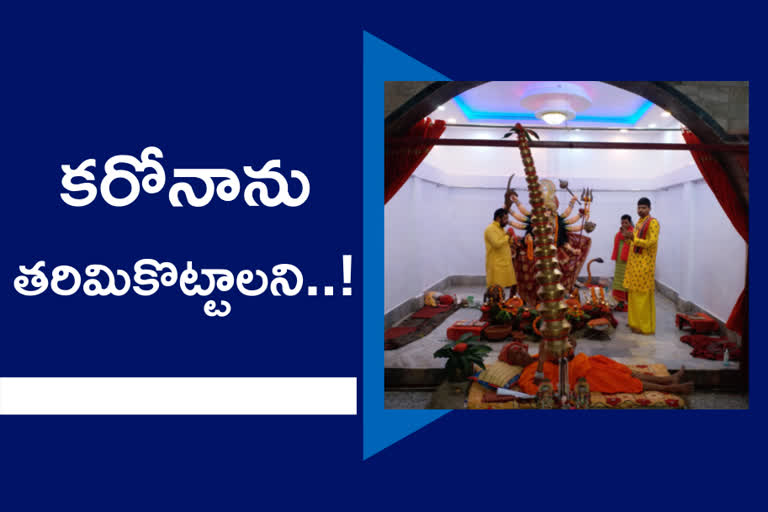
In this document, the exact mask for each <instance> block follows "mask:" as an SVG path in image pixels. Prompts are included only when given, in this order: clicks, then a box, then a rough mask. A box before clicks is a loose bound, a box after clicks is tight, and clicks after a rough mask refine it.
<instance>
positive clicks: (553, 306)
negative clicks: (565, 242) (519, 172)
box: [514, 123, 571, 396]
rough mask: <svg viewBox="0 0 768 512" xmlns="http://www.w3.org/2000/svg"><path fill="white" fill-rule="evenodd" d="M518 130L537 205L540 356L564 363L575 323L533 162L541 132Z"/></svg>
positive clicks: (519, 127)
mask: <svg viewBox="0 0 768 512" xmlns="http://www.w3.org/2000/svg"><path fill="white" fill-rule="evenodd" d="M514 131H515V132H516V133H517V138H518V140H519V142H520V156H521V157H522V159H523V166H524V167H525V176H526V181H527V182H528V195H529V197H530V202H531V206H532V207H533V211H532V213H531V224H532V225H533V236H534V241H535V244H534V246H535V249H534V251H533V253H534V255H535V257H536V270H537V272H536V281H537V282H538V283H539V285H540V287H539V289H538V291H537V295H538V297H539V300H540V306H541V317H542V320H541V327H540V330H541V335H542V338H541V343H542V344H541V349H540V352H541V354H540V355H539V359H540V361H541V362H542V363H543V361H544V357H545V354H546V355H548V356H555V357H557V358H560V359H561V364H562V362H563V361H564V356H565V354H566V353H567V351H568V348H569V347H568V334H569V333H570V331H571V324H569V323H568V321H567V320H566V319H565V313H566V311H567V310H568V306H566V304H565V302H564V301H563V297H564V295H565V288H564V287H563V285H562V284H560V280H561V279H562V277H563V274H562V272H561V271H560V265H559V263H558V261H557V247H556V246H555V240H554V230H553V228H552V223H551V221H550V220H549V219H548V217H547V216H546V210H545V209H544V198H543V195H542V192H541V186H540V185H539V177H538V175H537V174H536V167H535V166H534V164H533V157H532V156H531V149H530V147H529V145H528V144H529V142H530V138H531V135H533V136H534V137H536V138H537V139H538V138H539V136H538V135H537V134H536V133H535V132H533V131H532V130H527V129H525V128H523V126H522V125H520V124H519V123H518V124H516V125H515V127H514ZM566 364H567V363H566ZM559 387H560V393H559V394H560V396H562V395H563V392H564V390H567V389H568V381H565V382H561V383H560V386H559ZM565 393H568V391H565Z"/></svg>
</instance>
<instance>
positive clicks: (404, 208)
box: [384, 176, 746, 320]
mask: <svg viewBox="0 0 768 512" xmlns="http://www.w3.org/2000/svg"><path fill="white" fill-rule="evenodd" d="M597 185H598V183H597V182H596V183H595V186H596V188H598V186H597ZM574 192H577V191H575V190H574ZM518 193H519V194H520V200H521V201H522V202H523V204H525V205H526V206H527V205H528V197H527V196H528V194H527V192H525V191H524V190H518ZM503 195H504V189H503V188H496V189H492V188H457V187H446V186H444V185H438V184H435V183H431V182H428V181H425V180H423V179H421V178H419V177H415V176H414V177H411V179H409V180H408V182H407V183H406V184H405V185H404V186H403V188H402V189H401V190H400V191H399V192H398V193H397V194H396V195H395V197H394V198H392V200H390V202H389V203H388V204H387V205H386V206H385V230H384V231H385V279H386V286H385V302H384V308H385V312H386V311H389V310H391V309H392V308H393V307H395V306H397V305H398V304H400V303H402V302H403V301H405V300H407V299H409V298H411V297H413V296H416V295H420V294H421V293H422V292H423V291H424V290H425V289H426V288H427V287H428V286H430V285H431V284H433V283H435V282H437V281H439V280H441V279H443V278H444V277H447V276H450V275H484V274H485V246H484V242H483V231H484V230H485V228H486V226H488V224H489V223H490V222H491V221H492V216H493V212H494V210H495V209H496V208H499V207H501V206H502V205H503ZM558 196H559V199H560V204H561V206H563V207H564V206H565V204H566V202H567V201H568V196H567V194H566V193H565V192H560V193H558ZM642 196H646V197H648V198H649V199H650V200H651V202H652V203H653V210H652V215H654V216H655V217H657V218H658V219H659V222H660V224H661V235H660V245H659V252H658V256H657V258H658V261H657V265H656V275H657V279H658V280H659V281H660V282H662V283H664V284H666V285H667V286H669V287H671V288H672V289H674V290H676V291H677V292H678V293H679V294H680V296H681V297H682V298H684V299H686V300H689V301H691V302H694V303H695V304H698V305H699V306H701V307H703V308H704V309H706V310H708V311H710V312H711V313H713V314H714V315H716V316H717V317H718V318H720V319H721V320H726V319H727V318H728V315H729V314H730V311H731V307H732V306H733V304H734V303H735V302H736V299H737V298H738V296H739V293H740V292H741V290H742V288H743V284H744V276H745V271H746V269H745V257H746V247H745V244H744V243H743V241H741V238H740V237H739V235H738V233H736V231H735V230H734V229H733V227H732V226H731V224H730V221H728V219H727V217H726V216H725V213H724V212H723V211H722V208H720V205H719V204H718V203H717V200H716V199H715V197H714V194H712V192H711V191H710V190H709V187H708V186H707V185H706V183H704V182H703V181H698V182H695V183H694V182H690V181H688V182H685V183H683V184H677V185H674V186H671V187H668V188H666V189H659V190H648V191H608V190H596V191H595V192H594V203H593V206H592V220H593V222H595V223H596V224H597V229H596V230H595V231H594V232H593V233H592V234H591V235H590V236H591V238H592V250H591V251H590V255H589V259H592V258H596V257H602V258H603V259H604V260H605V263H603V264H599V263H595V264H593V265H592V271H593V274H595V275H601V276H612V275H613V270H614V263H613V262H612V261H611V260H610V257H611V253H612V251H613V238H614V236H615V234H616V232H617V231H618V227H619V220H620V217H621V215H622V214H624V213H628V214H630V215H632V219H633V221H636V220H637V207H636V205H637V199H638V198H640V197H642ZM582 273H583V274H586V266H585V267H584V269H583V271H582Z"/></svg>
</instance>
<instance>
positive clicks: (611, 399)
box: [605, 396, 621, 407]
mask: <svg viewBox="0 0 768 512" xmlns="http://www.w3.org/2000/svg"><path fill="white" fill-rule="evenodd" d="M605 401H606V402H608V405H611V406H614V407H615V406H617V405H619V402H621V400H619V398H618V397H615V396H610V397H608V398H606V399H605Z"/></svg>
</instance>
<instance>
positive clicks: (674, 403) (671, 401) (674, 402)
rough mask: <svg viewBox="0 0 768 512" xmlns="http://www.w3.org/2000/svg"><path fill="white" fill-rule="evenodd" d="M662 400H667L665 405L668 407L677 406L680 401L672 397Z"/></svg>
mask: <svg viewBox="0 0 768 512" xmlns="http://www.w3.org/2000/svg"><path fill="white" fill-rule="evenodd" d="M664 401H665V402H667V405H668V406H670V407H678V406H679V405H680V401H679V400H676V399H674V398H667V399H666V400H664Z"/></svg>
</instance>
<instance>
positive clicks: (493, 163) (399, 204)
mask: <svg viewBox="0 0 768 512" xmlns="http://www.w3.org/2000/svg"><path fill="white" fill-rule="evenodd" d="M558 83H560V82H485V83H483V84H481V85H478V86H476V87H473V88H469V89H467V90H465V91H464V92H462V93H461V94H459V95H457V96H455V97H453V98H451V99H449V100H447V101H445V102H444V103H442V104H441V105H439V106H436V108H434V110H433V111H432V112H431V113H430V114H428V116H427V117H428V118H429V120H428V121H427V122H434V121H436V120H442V121H445V123H446V124H445V129H444V131H442V133H441V134H440V138H441V139H463V140H470V141H472V140H475V141H500V140H516V138H517V137H516V134H514V133H513V134H512V136H511V137H510V136H509V135H507V137H506V138H505V137H504V136H505V134H508V133H509V132H510V131H511V128H512V126H514V125H515V124H517V123H520V124H521V125H523V126H525V127H526V128H531V129H533V130H535V132H536V134H535V135H537V136H538V140H540V141H550V142H572V143H576V144H574V145H573V146H572V147H537V146H536V145H535V144H531V145H532V147H531V149H530V154H531V157H532V160H533V162H534V165H535V172H536V174H537V177H538V180H539V182H540V183H544V182H547V185H548V186H549V187H550V189H549V190H550V192H552V195H554V197H556V198H557V201H556V203H555V204H556V208H557V212H558V215H561V216H562V219H563V223H562V224H561V226H562V227H561V229H567V230H568V233H569V235H568V236H569V237H571V236H572V235H573V236H575V237H576V238H568V239H567V240H568V241H570V242H572V241H573V240H579V243H582V245H578V247H577V250H575V251H571V250H563V249H560V245H558V246H557V247H558V253H557V258H558V259H559V265H560V267H559V268H561V270H562V279H561V281H560V282H561V283H562V284H563V286H564V287H565V292H564V295H563V297H562V300H566V299H569V298H570V299H571V300H572V303H569V306H573V308H572V309H574V310H579V311H580V313H579V314H581V313H583V311H582V306H585V305H587V304H590V305H594V306H595V308H596V309H595V310H594V311H593V314H592V315H591V317H589V318H593V319H597V318H601V317H604V318H606V319H609V320H610V324H609V323H608V322H603V321H601V322H600V323H594V324H591V323H590V324H587V323H586V322H585V323H584V324H583V325H582V324H581V323H579V322H577V324H578V325H572V326H571V329H570V331H569V336H570V339H571V340H572V341H574V342H575V343H574V345H575V347H574V349H573V351H574V352H576V353H581V354H585V355H586V356H597V355H600V356H605V357H607V358H610V359H611V360H613V361H615V362H617V363H619V364H621V365H626V366H627V367H630V368H631V369H632V371H633V372H643V370H644V369H647V368H658V369H659V372H662V373H658V375H673V374H674V373H675V372H677V371H679V370H680V369H681V368H684V369H685V373H686V375H687V378H688V380H691V381H695V382H694V383H695V388H694V390H693V391H692V392H691V393H685V394H684V395H682V394H680V395H679V396H680V397H681V400H680V408H693V409H695V408H746V407H747V404H748V398H747V392H746V390H745V389H744V388H743V386H739V385H738V384H737V382H738V381H739V375H740V373H739V370H740V362H739V360H738V359H739V357H738V355H739V347H741V344H742V336H741V335H740V334H739V333H738V332H736V331H735V330H734V329H733V328H732V326H728V325H727V324H728V322H729V318H730V317H731V315H732V314H733V312H734V308H735V306H736V304H737V303H738V302H739V300H740V296H741V295H742V292H743V290H745V286H746V278H747V264H748V262H747V243H746V242H745V240H744V239H743V238H742V236H741V235H740V234H739V232H738V231H737V229H735V228H734V224H733V223H732V221H731V219H730V218H729V215H728V214H727V213H726V211H724V208H723V206H721V203H720V202H719V200H718V197H716V195H715V192H713V190H712V188H711V186H710V184H709V183H708V182H707V181H706V180H705V178H704V177H703V175H702V171H701V170H700V166H699V163H697V161H696V160H695V159H694V157H693V153H692V151H690V150H681V149H664V146H663V145H666V144H678V145H680V144H686V142H688V141H687V140H686V139H685V138H684V135H683V131H684V130H686V126H684V125H683V124H682V123H681V121H680V120H678V119H676V118H675V116H674V115H672V114H671V113H670V112H669V111H667V110H665V109H664V108H661V107H660V106H658V105H656V104H654V103H652V102H651V101H649V100H648V99H646V98H645V97H642V96H639V95H637V94H634V93H632V92H629V91H628V90H625V89H622V88H619V87H615V86H613V85H609V84H608V83H605V82H563V83H565V84H567V85H568V86H575V90H577V91H581V92H579V93H578V94H577V96H578V95H580V94H583V95H584V96H585V97H586V98H587V100H586V101H585V103H584V104H578V101H573V100H572V101H571V106H572V109H573V110H576V112H572V113H570V115H571V116H573V117H572V119H566V120H565V121H564V122H560V123H559V124H553V123H552V122H551V121H552V119H550V120H549V122H548V121H547V120H546V119H542V118H540V117H537V115H538V114H537V113H536V114H535V113H534V112H533V111H531V99H530V96H531V91H534V92H536V91H537V87H540V86H542V85H544V86H545V87H546V86H552V85H553V84H558ZM543 97H546V95H545V96H543ZM576 100H579V98H578V97H577V98H576ZM565 110H566V115H569V114H568V112H567V108H566V109H565ZM545 117H546V116H545ZM425 121H426V120H425ZM517 135H519V133H518V134H517ZM531 141H532V142H533V141H536V139H535V138H532V139H531ZM590 142H595V143H633V144H634V143H645V144H647V145H648V146H646V147H647V148H648V149H634V148H631V149H630V148H618V149H612V148H608V149H606V148H604V147H600V148H597V147H595V148H590V147H579V144H578V143H590ZM479 144H481V145H435V146H434V147H432V148H431V150H430V151H429V153H428V154H427V155H426V157H425V158H424V159H423V160H422V161H421V162H420V163H419V164H418V165H417V166H416V168H415V170H414V171H413V172H412V174H410V176H409V177H407V180H405V181H404V182H403V184H402V185H401V186H400V188H399V189H398V190H397V191H396V193H395V194H394V195H393V196H392V197H391V199H390V200H389V201H388V202H386V204H385V214H384V221H385V240H384V251H385V254H384V264H385V297H384V324H385V325H384V327H385V330H386V332H385V351H384V367H385V391H386V393H385V406H386V407H387V408H428V407H434V408H465V407H469V408H486V407H485V405H486V404H484V403H480V404H478V403H477V402H478V400H479V399H478V398H477V396H480V395H479V394H477V393H480V391H479V390H480V388H479V387H478V382H477V381H475V382H472V384H471V386H474V387H472V389H475V387H477V393H475V394H477V396H475V397H474V401H475V403H474V406H472V404H473V392H472V391H470V390H469V388H468V386H469V385H467V386H464V387H462V388H461V390H462V392H461V396H460V397H457V396H447V397H446V395H451V394H452V395H457V394H459V392H458V390H459V388H458V387H456V386H452V385H451V384H448V383H447V381H446V380H444V377H445V374H444V373H441V371H442V369H443V367H444V365H445V364H446V360H445V359H444V358H440V357H435V356H434V353H435V352H436V351H438V349H440V348H441V347H443V346H444V345H446V344H450V343H451V339H450V337H449V334H450V333H451V328H452V327H454V328H455V326H456V325H458V323H461V322H464V323H471V322H474V324H475V327H476V329H475V330H473V331H471V332H472V333H474V334H476V335H477V338H479V339H474V341H476V342H477V343H481V344H483V345H485V346H488V347H490V349H491V350H490V351H489V352H488V353H487V354H485V355H484V357H483V362H484V363H485V365H486V367H488V366H489V365H490V364H491V363H495V362H496V361H498V360H499V358H500V353H501V352H502V349H503V348H504V347H506V346H507V345H509V344H510V343H512V342H518V343H520V344H524V345H525V346H526V349H527V351H528V353H529V354H530V355H533V356H535V355H536V354H538V353H539V349H540V345H541V341H540V338H541V333H534V332H531V326H530V325H528V324H527V322H525V320H520V319H517V320H514V321H508V322H506V325H508V326H509V330H510V333H509V334H508V335H507V336H506V337H503V338H502V339H494V337H492V336H490V335H488V336H486V330H485V328H487V327H488V326H493V325H494V324H496V326H497V327H499V324H504V322H501V321H496V320H497V318H496V317H497V316H498V315H497V312H498V311H501V310H503V309H505V308H504V306H503V305H502V306H501V309H499V307H498V304H496V309H494V310H493V312H492V313H489V310H490V309H491V307H493V306H494V304H493V300H490V299H489V297H488V294H487V292H488V291H489V290H488V286H490V285H491V284H493V283H490V282H488V279H487V276H486V268H487V267H486V257H487V255H486V245H485V243H484V232H485V230H486V228H488V226H489V225H490V224H491V223H493V222H494V212H495V211H496V210H497V209H499V208H505V207H506V208H507V210H508V211H509V213H510V215H509V217H508V219H509V220H510V221H512V224H511V225H507V226H504V228H503V229H504V230H509V229H510V228H511V229H514V235H512V238H513V239H516V242H515V243H516V245H514V248H513V249H512V251H511V252H512V255H511V259H512V260H513V261H514V268H515V271H516V272H515V274H516V281H517V284H516V286H517V288H516V290H515V291H516V292H517V296H518V297H519V299H518V300H519V301H520V302H514V301H513V302H510V301H508V300H507V298H508V297H509V294H508V291H507V290H506V289H505V290H504V293H505V295H504V299H503V300H504V301H506V307H507V309H509V308H514V314H516V315H517V314H518V310H519V311H520V312H521V314H522V312H523V310H524V309H525V310H526V311H530V313H531V314H533V315H535V314H540V313H541V304H540V300H539V298H538V295H537V293H539V291H538V290H539V288H540V286H541V284H540V282H536V280H535V279H534V277H533V276H534V275H535V271H534V267H535V263H536V262H535V258H534V257H533V246H534V241H533V240H534V238H533V237H530V238H528V239H526V231H525V230H524V229H520V228H521V227H525V226H524V222H523V221H524V220H525V219H526V218H527V219H529V220H530V218H531V217H530V215H532V214H533V213H534V212H532V210H533V206H532V201H531V199H532V198H531V197H529V189H528V186H529V182H530V180H529V181H528V182H527V181H526V169H525V168H524V167H525V165H524V163H523V161H522V160H521V154H522V153H521V152H522V148H518V147H508V146H507V147H498V146H492V145H482V142H480V143H479ZM562 146H566V145H562ZM510 177H511V179H510ZM542 186H543V185H542ZM510 189H512V190H514V192H515V193H516V198H517V199H518V200H519V203H517V204H515V203H512V204H510V203H509V202H507V203H505V198H506V197H507V192H508V190H510ZM588 191H591V194H589V193H588ZM585 193H586V195H585ZM573 198H576V199H575V201H574V200H573ZM640 198H647V199H648V200H649V202H650V205H651V207H650V217H652V218H653V219H656V221H658V224H659V228H660V229H659V233H658V242H657V249H656V259H655V269H654V270H655V274H653V275H652V279H653V281H654V284H655V286H654V288H653V294H654V297H655V306H654V307H655V332H653V333H651V334H648V333H645V334H643V333H639V332H633V330H632V329H631V328H630V326H629V325H628V312H627V307H626V302H625V301H627V302H629V301H631V300H632V298H631V297H632V294H631V293H630V295H629V296H628V297H629V298H628V299H624V297H627V296H626V295H621V292H618V294H617V293H614V288H615V287H616V286H615V285H616V282H615V279H614V277H615V275H616V261H615V259H614V258H615V257H616V254H615V252H616V249H617V247H619V246H618V241H617V240H618V239H617V233H619V231H620V228H621V217H622V216H623V215H629V216H630V217H631V221H632V223H633V224H636V223H637V221H638V220H639V218H638V200H639V199H640ZM585 203H586V204H585ZM585 208H586V211H585ZM564 214H565V215H564ZM585 217H586V218H585ZM516 219H517V220H516ZM568 219H571V220H572V221H573V222H572V223H571V220H568ZM521 222H523V224H521ZM587 223H591V225H590V226H587V225H586V224H587ZM566 226H567V228H566ZM555 229H557V226H555ZM571 234H572V235H571ZM555 236H556V235H553V238H552V243H556V242H557V241H556V239H555V238H554V237H555ZM586 239H589V240H588V241H587V240H586ZM537 243H538V242H537ZM570 245H576V242H572V243H571V244H570ZM622 247H623V246H622ZM566 249H570V248H566ZM578 249H582V251H579V250H578ZM630 250H631V251H634V250H635V249H634V246H632V248H631V249H630ZM580 252H584V254H580ZM620 252H621V251H620V250H619V253H620ZM537 254H538V253H537ZM618 256H619V257H618V259H619V260H620V259H621V254H619V255H618ZM621 276H622V277H621V278H622V279H623V273H622V274H621ZM526 279H527V281H526ZM569 279H570V281H569ZM618 288H620V289H623V287H622V286H621V285H619V286H618ZM442 297H445V299H444V302H443V306H444V308H445V309H446V311H445V312H444V313H442V312H441V313H440V314H435V315H433V316H432V317H429V315H430V314H432V312H430V311H427V315H426V317H427V318H426V321H425V319H424V318H422V319H417V318H414V315H416V316H419V312H420V311H423V310H425V309H426V308H428V307H429V306H430V301H431V300H435V301H436V304H439V303H440V298H442ZM451 299H452V301H451ZM574 299H575V301H574ZM449 301H450V302H452V304H451V305H450V307H448V305H447V303H448V302H449ZM589 307H590V306H587V310H589ZM599 307H602V308H603V309H602V310H600V311H603V312H604V314H602V316H601V315H600V314H599V312H597V309H598V308H599ZM537 309H538V313H537ZM571 312H572V311H571V309H569V314H570V313H571ZM596 312H597V313H596ZM526 314H527V313H526ZM505 318H506V317H505ZM569 318H571V317H569ZM692 318H693V319H699V318H701V319H706V320H708V321H709V322H710V324H707V325H704V324H701V325H699V324H696V325H694V324H691V323H687V321H690V320H691V319H692ZM481 321H485V322H486V323H485V324H484V327H483V328H482V330H481V328H480V327H478V326H481V324H480V322H481ZM428 323H429V325H427V324H428ZM573 323H574V322H571V324H573ZM512 324H514V325H512ZM702 326H703V327H702ZM729 327H731V328H729ZM397 328H400V329H401V330H400V331H398V330H397ZM697 328H699V330H697ZM455 332H457V331H454V333H455ZM462 332H463V331H462ZM467 332H470V331H467ZM489 332H490V331H489ZM387 333H390V334H387ZM398 333H405V334H401V335H400V336H399V337H397V336H395V335H397V334H398ZM691 335H695V336H693V337H696V338H697V339H696V340H695V341H696V342H697V343H698V342H701V343H700V344H698V345H695V346H694V344H692V343H689V342H688V341H686V340H690V339H691ZM686 336H688V337H687V338H686ZM455 337H456V335H455V334H454V335H453V338H454V339H453V343H454V344H455V343H456V341H457V340H456V339H455ZM545 338H546V336H545ZM710 340H711V342H710ZM707 342H709V344H707ZM704 345H706V346H704ZM702 346H703V347H704V348H703V349H702V348H701V347H702ZM722 347H725V348H726V349H728V348H729V347H730V349H731V350H730V352H732V353H733V354H734V357H729V355H728V353H726V354H725V356H723V354H722V353H720V352H722V350H721V349H722ZM475 370H476V373H475V376H477V374H478V373H480V372H481V369H480V368H479V367H474V368H473V371H475ZM653 371H656V370H653ZM650 373H651V372H649V374H650ZM488 389H493V388H490V387H486V389H483V390H482V391H485V392H487V391H488ZM446 390H449V391H446ZM451 390H452V391H451ZM675 396H678V395H675ZM606 397H608V398H607V402H609V403H610V402H611V397H610V396H609V395H606ZM593 400H594V398H593ZM601 400H602V398H601ZM520 403H523V402H520ZM520 403H515V406H514V407H512V408H517V407H518V406H519V405H520ZM670 403H671V402H670ZM495 405H497V404H495ZM641 405H642V400H641ZM487 408H502V407H496V406H494V407H491V406H489V407H487ZM641 408H642V407H641Z"/></svg>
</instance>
